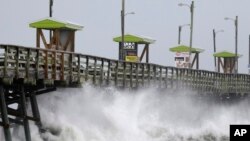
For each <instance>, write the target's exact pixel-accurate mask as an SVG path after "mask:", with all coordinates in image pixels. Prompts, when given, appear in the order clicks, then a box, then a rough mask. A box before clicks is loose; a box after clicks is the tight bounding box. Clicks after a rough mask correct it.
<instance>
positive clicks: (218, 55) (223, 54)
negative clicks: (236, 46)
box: [214, 51, 242, 58]
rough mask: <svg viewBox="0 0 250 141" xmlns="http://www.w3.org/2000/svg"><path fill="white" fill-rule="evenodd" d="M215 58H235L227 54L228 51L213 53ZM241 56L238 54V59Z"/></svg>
mask: <svg viewBox="0 0 250 141" xmlns="http://www.w3.org/2000/svg"><path fill="white" fill-rule="evenodd" d="M214 56H215V57H223V58H230V57H235V56H236V55H235V53H232V52H228V51H222V52H216V53H214ZM241 56H242V55H240V54H238V57H241Z"/></svg>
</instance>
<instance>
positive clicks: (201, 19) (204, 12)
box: [0, 0, 250, 73]
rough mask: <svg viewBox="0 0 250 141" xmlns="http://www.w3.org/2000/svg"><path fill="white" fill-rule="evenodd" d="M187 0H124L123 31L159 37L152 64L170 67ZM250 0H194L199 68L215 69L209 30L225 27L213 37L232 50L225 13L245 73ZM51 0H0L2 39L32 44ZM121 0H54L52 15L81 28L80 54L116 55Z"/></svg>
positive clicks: (221, 47)
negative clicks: (34, 24)
mask: <svg viewBox="0 0 250 141" xmlns="http://www.w3.org/2000/svg"><path fill="white" fill-rule="evenodd" d="M180 2H182V3H187V4H190V3H191V0H126V12H131V11H134V12H135V13H136V14H135V15H127V16H126V33H132V34H138V35H144V36H148V37H152V38H153V39H155V40H157V41H156V43H155V44H152V45H151V48H150V62H152V63H156V64H161V65H167V66H173V65H174V58H173V57H174V53H172V52H169V48H170V47H174V46H176V45H177V37H178V26H179V25H182V24H187V23H189V22H190V12H189V9H188V8H187V7H179V6H178V3H180ZM249 6H250V1H249V0H240V1H239V0H199V1H198V0H195V14H194V35H193V47H198V48H203V49H205V52H204V53H202V54H201V60H200V68H201V69H205V70H214V64H213V57H212V53H213V40H212V39H213V38H212V29H213V28H215V29H217V30H220V29H224V30H225V32H224V33H219V34H218V35H217V47H218V51H222V50H228V51H231V52H234V46H235V27H234V23H233V21H225V20H224V17H232V18H235V16H236V15H238V16H239V44H238V52H239V53H240V54H242V55H243V57H241V58H240V59H239V72H241V73H247V65H248V37H249V34H250V26H249V25H250V16H249V13H250V9H249ZM48 9H49V0H22V1H20V0H2V2H1V8H0V17H1V22H0V25H1V26H0V33H1V34H0V43H4V44H18V45H24V46H35V29H32V28H29V27H28V24H29V23H30V22H32V21H36V20H38V19H42V18H44V17H47V16H48V13H49V12H48V11H49V10H48ZM120 10H121V0H54V15H53V16H54V17H55V18H57V19H60V20H67V21H71V22H75V23H79V24H81V25H83V26H84V29H83V30H82V31H78V33H77V34H76V51H77V52H81V53H84V54H91V55H97V56H103V57H107V58H112V59H117V58H118V45H117V43H115V42H113V41H112V38H113V37H115V36H118V35H120V34H121V32H120V31H121V30H120ZM182 43H183V44H186V45H189V28H188V27H186V28H184V29H183V31H182Z"/></svg>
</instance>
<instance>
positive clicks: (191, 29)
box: [178, 1, 194, 68]
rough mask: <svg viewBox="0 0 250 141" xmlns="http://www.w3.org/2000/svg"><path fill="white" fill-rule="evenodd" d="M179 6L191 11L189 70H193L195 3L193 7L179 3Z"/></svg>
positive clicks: (192, 4)
mask: <svg viewBox="0 0 250 141" xmlns="http://www.w3.org/2000/svg"><path fill="white" fill-rule="evenodd" d="M178 5H179V6H187V7H188V8H189V9H190V13H191V20H190V44H189V68H191V62H190V61H191V53H192V52H191V50H192V44H193V20H194V1H192V3H191V5H188V4H184V3H179V4H178Z"/></svg>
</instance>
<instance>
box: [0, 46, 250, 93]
mask: <svg viewBox="0 0 250 141" xmlns="http://www.w3.org/2000/svg"><path fill="white" fill-rule="evenodd" d="M0 53H1V55H0V78H2V80H3V81H6V80H7V81H6V82H8V83H11V82H12V80H15V79H19V78H23V79H25V80H26V81H25V82H27V83H34V84H35V82H36V80H39V79H42V80H44V81H45V82H51V83H53V82H63V84H80V83H84V82H86V81H89V82H91V83H92V84H93V85H99V86H107V85H114V86H117V87H130V88H137V87H148V86H151V85H152V86H155V87H159V88H172V89H185V88H189V89H193V90H199V91H204V92H212V93H235V92H237V93H248V92H249V91H250V75H247V74H237V75H235V74H223V73H217V72H212V71H206V70H193V69H181V68H175V67H166V66H161V65H156V64H147V63H132V62H123V61H118V60H112V59H107V58H102V57H97V56H91V55H84V54H78V53H72V52H62V51H55V50H45V49H38V48H27V47H21V46H13V45H0Z"/></svg>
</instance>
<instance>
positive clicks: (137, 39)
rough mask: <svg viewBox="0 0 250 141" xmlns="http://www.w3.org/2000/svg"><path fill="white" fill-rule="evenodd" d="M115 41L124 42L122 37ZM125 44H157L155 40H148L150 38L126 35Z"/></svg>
mask: <svg viewBox="0 0 250 141" xmlns="http://www.w3.org/2000/svg"><path fill="white" fill-rule="evenodd" d="M113 41H115V42H122V36H118V37H115V38H113ZM124 42H125V43H138V44H152V43H154V42H155V40H154V39H151V38H148V37H143V36H138V35H132V34H126V35H124Z"/></svg>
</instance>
